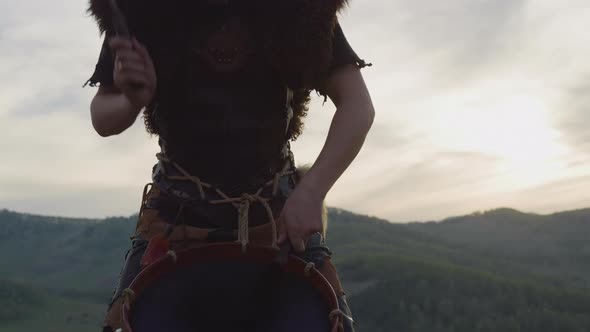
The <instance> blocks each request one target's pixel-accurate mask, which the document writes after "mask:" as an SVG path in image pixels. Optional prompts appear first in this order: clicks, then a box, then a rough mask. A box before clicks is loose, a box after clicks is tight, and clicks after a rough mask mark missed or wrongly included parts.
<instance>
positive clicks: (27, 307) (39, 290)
mask: <svg viewBox="0 0 590 332" xmlns="http://www.w3.org/2000/svg"><path fill="white" fill-rule="evenodd" d="M134 226H135V218H134V217H131V218H111V219H107V220H84V219H82V220H76V219H63V218H53V217H41V216H31V215H23V214H18V213H13V212H9V211H6V210H4V211H0V331H1V332H4V331H6V332H8V331H10V332H20V331H35V332H36V331H63V332H68V331H72V332H74V331H76V332H85V331H88V332H90V331H98V329H97V326H98V322H99V321H100V318H101V316H102V311H103V310H104V309H105V304H106V302H107V300H108V297H109V296H110V293H111V291H112V287H113V286H114V283H115V280H116V277H117V275H118V272H119V269H120V265H121V264H122V260H123V255H124V253H125V251H126V249H127V246H128V237H129V235H130V234H131V232H132V231H133V229H134ZM589 234H590V210H581V211H573V212H565V213H560V214H554V215H550V216H540V215H531V214H524V213H520V212H518V211H514V210H509V209H500V210H494V211H489V212H486V213H477V214H473V215H470V216H464V217H457V218H450V219H447V220H445V221H443V222H439V223H433V222H431V223H421V224H419V223H412V224H391V223H388V222H386V221H384V220H379V219H376V218H372V217H368V216H360V215H355V214H352V213H349V212H346V211H344V210H339V209H331V210H330V227H329V235H328V243H329V245H330V247H331V249H332V250H333V251H334V259H335V261H336V263H337V266H338V268H339V270H340V272H341V276H342V279H343V281H344V283H345V287H346V289H347V291H348V293H349V297H350V302H351V307H352V309H353V312H354V314H355V318H356V319H357V322H358V331H360V332H362V331H387V332H393V331H401V332H405V331H429V332H430V331H435V332H437V331H439V332H442V331H445V332H446V331H449V332H450V331H453V332H460V331H461V332H462V331H469V332H472V331H519V332H524V331H531V332H543V331H551V332H553V331H572V332H582V331H585V332H587V331H590V310H589V309H588V308H590V292H589V289H590V287H589V285H590V277H589V275H590V273H588V272H589V265H590V263H588V262H590V249H589V247H588V243H587V242H588V241H585V239H587V237H588V235H589Z"/></svg>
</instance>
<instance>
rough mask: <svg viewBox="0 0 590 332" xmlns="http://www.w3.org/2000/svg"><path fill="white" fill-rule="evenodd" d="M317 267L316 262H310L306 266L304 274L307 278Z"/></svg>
mask: <svg viewBox="0 0 590 332" xmlns="http://www.w3.org/2000/svg"><path fill="white" fill-rule="evenodd" d="M314 267H315V263H314V262H308V263H307V264H306V265H305V269H304V270H303V272H304V273H305V276H306V277H309V276H310V275H311V270H312V269H313V268H314Z"/></svg>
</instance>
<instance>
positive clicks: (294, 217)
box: [277, 185, 324, 253]
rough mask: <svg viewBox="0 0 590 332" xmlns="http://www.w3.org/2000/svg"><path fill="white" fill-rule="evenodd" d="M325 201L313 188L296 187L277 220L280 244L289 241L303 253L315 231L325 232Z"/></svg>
mask: <svg viewBox="0 0 590 332" xmlns="http://www.w3.org/2000/svg"><path fill="white" fill-rule="evenodd" d="M323 201H324V198H323V197H322V196H321V195H319V194H318V193H317V192H316V191H315V190H313V188H311V187H308V186H303V185H299V186H297V187H295V190H293V192H292V193H291V195H290V196H289V198H287V201H286V202H285V205H284V207H283V211H282V212H281V214H280V216H279V218H278V220H277V224H278V225H279V229H280V231H279V238H278V242H279V245H282V244H284V243H285V242H287V241H288V242H290V243H291V245H292V246H293V249H294V250H295V252H297V253H303V252H304V251H305V246H306V244H307V240H308V239H309V237H310V236H311V235H312V234H314V233H323V228H324V226H323V223H322V206H323V205H322V204H323Z"/></svg>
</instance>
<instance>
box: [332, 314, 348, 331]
mask: <svg viewBox="0 0 590 332" xmlns="http://www.w3.org/2000/svg"><path fill="white" fill-rule="evenodd" d="M328 317H329V318H330V322H332V331H330V332H338V331H339V330H340V331H343V330H344V325H343V324H342V321H343V320H344V317H346V313H344V311H342V310H340V309H334V310H332V312H330V315H329V316H328Z"/></svg>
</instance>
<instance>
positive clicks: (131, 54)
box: [116, 49, 145, 65]
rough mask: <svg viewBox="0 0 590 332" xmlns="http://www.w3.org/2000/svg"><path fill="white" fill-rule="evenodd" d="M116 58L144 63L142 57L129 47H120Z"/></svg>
mask: <svg viewBox="0 0 590 332" xmlns="http://www.w3.org/2000/svg"><path fill="white" fill-rule="evenodd" d="M116 60H118V61H125V62H137V63H141V64H142V65H145V61H144V60H143V57H142V56H141V55H140V54H139V53H138V52H136V51H134V50H130V49H122V50H120V51H118V52H117V56H116Z"/></svg>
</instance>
